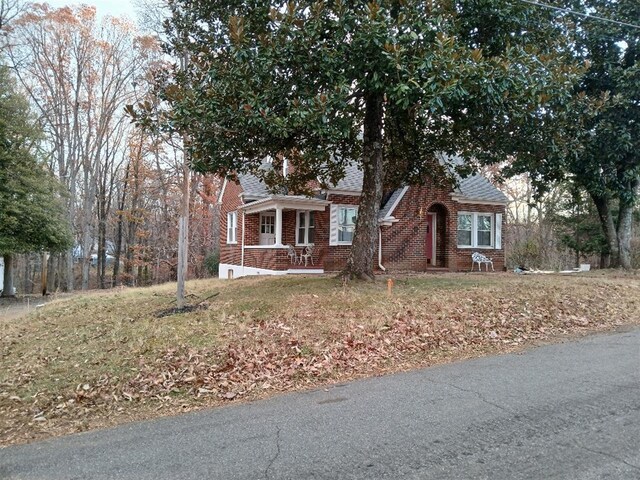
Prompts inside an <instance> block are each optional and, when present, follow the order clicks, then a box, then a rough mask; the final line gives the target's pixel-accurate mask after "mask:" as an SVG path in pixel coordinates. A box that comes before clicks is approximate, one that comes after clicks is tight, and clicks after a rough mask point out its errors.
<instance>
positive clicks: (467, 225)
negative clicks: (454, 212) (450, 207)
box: [458, 212, 494, 248]
mask: <svg viewBox="0 0 640 480" xmlns="http://www.w3.org/2000/svg"><path fill="white" fill-rule="evenodd" d="M493 232H494V223H493V214H491V213H469V212H460V213H458V247H461V248H465V247H467V248H477V247H480V248H491V247H493Z"/></svg>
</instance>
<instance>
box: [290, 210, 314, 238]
mask: <svg viewBox="0 0 640 480" xmlns="http://www.w3.org/2000/svg"><path fill="white" fill-rule="evenodd" d="M301 213H304V214H305V227H304V240H305V242H304V243H298V233H299V232H298V231H299V230H300V214H301ZM312 213H313V210H296V235H295V239H294V240H295V246H296V247H306V246H307V245H309V244H310V243H314V242H309V232H310V231H311V214H312ZM315 229H316V219H315V218H314V219H313V230H314V234H315Z"/></svg>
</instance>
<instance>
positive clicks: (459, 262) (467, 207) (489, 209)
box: [452, 203, 506, 271]
mask: <svg viewBox="0 0 640 480" xmlns="http://www.w3.org/2000/svg"><path fill="white" fill-rule="evenodd" d="M456 205H457V211H458V212H471V213H475V212H477V213H482V212H484V213H501V214H502V221H503V222H504V220H505V218H506V215H505V214H504V212H505V207H504V206H502V205H481V204H473V203H456ZM456 213H457V212H456ZM494 221H495V217H494ZM452 228H453V229H454V230H452V231H454V232H457V228H458V224H457V220H456V222H454V224H453V227H452ZM504 231H505V228H504V223H503V224H502V246H503V248H502V249H501V250H496V249H493V248H458V247H457V242H455V243H454V244H453V247H454V248H453V250H452V251H453V252H454V253H455V262H454V263H453V265H452V269H453V270H471V254H472V253H473V252H480V253H481V254H483V255H485V256H487V257H489V258H491V259H492V260H493V268H494V269H495V270H496V271H502V270H504V266H505V263H504ZM476 268H478V265H477V264H476ZM482 268H483V270H484V266H483V267H482Z"/></svg>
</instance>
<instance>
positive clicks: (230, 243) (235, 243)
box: [227, 242, 238, 245]
mask: <svg viewBox="0 0 640 480" xmlns="http://www.w3.org/2000/svg"><path fill="white" fill-rule="evenodd" d="M237 244H238V242H227V245H237Z"/></svg>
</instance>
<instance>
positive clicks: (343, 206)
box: [336, 205, 358, 245]
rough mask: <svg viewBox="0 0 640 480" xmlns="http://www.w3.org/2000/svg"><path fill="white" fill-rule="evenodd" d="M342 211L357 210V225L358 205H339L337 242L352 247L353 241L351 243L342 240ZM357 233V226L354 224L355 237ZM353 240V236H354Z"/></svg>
mask: <svg viewBox="0 0 640 480" xmlns="http://www.w3.org/2000/svg"><path fill="white" fill-rule="evenodd" d="M342 209H349V210H355V211H356V223H357V221H358V206H357V205H338V212H337V213H338V219H337V223H336V229H337V232H336V235H337V237H336V241H337V244H338V245H351V244H352V243H353V240H350V241H344V240H342V241H341V240H340V210H342ZM355 233H356V224H355V223H354V224H353V235H355ZM352 238H353V236H352Z"/></svg>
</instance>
